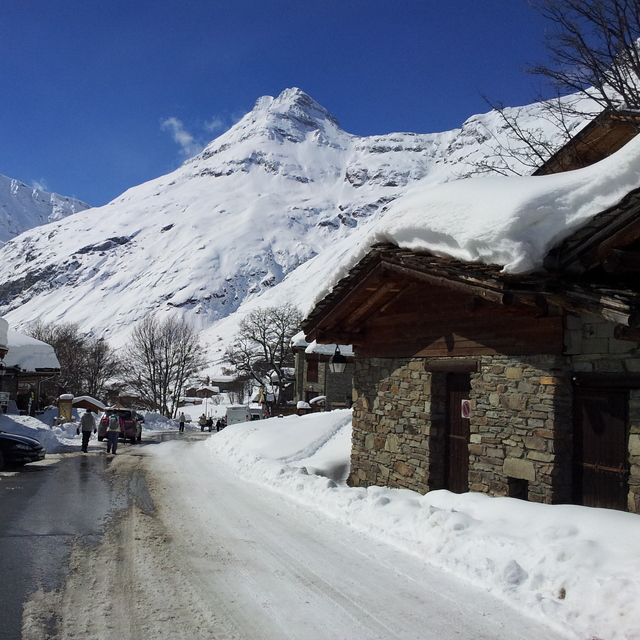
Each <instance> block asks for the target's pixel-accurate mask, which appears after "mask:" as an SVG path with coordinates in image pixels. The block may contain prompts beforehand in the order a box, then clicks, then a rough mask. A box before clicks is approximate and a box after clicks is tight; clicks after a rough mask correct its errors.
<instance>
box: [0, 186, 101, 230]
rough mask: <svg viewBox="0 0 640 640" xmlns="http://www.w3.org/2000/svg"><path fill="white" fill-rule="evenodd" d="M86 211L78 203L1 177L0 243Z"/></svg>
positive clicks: (84, 206)
mask: <svg viewBox="0 0 640 640" xmlns="http://www.w3.org/2000/svg"><path fill="white" fill-rule="evenodd" d="M88 208H89V205H88V204H85V203H84V202H81V201H80V200H75V199H74V198H65V197H64V196H59V195H58V194H57V193H47V192H46V191H42V190H41V189H36V188H35V187H29V186H27V185H26V184H24V183H23V182H19V181H18V180H12V179H11V178H7V177H6V176H3V175H0V242H6V241H7V240H11V238H15V237H16V236H17V235H19V234H21V233H22V232H24V231H27V230H28V229H31V228H33V227H37V226H39V225H42V224H46V223H48V222H54V221H56V220H62V218H66V217H67V216H69V215H71V214H72V213H76V212H77V211H85V210H86V209H88Z"/></svg>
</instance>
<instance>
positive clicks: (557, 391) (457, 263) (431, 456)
mask: <svg viewBox="0 0 640 640" xmlns="http://www.w3.org/2000/svg"><path fill="white" fill-rule="evenodd" d="M623 122H624V123H625V126H626V123H627V121H626V120H625V121H623ZM605 124H606V126H604V125H602V121H601V123H600V125H597V126H601V125H602V126H603V127H604V128H603V129H601V130H600V132H602V131H604V130H607V129H608V130H609V131H614V130H616V126H617V124H616V122H614V124H613V126H612V127H610V126H609V124H607V123H605ZM597 126H596V125H594V126H593V127H592V133H593V130H595V129H596V128H597ZM594 136H595V137H594V138H593V139H594V140H597V139H598V136H597V135H595V134H594ZM605 137H606V136H605ZM632 137H633V136H631V135H630V136H629V137H627V139H626V140H624V136H622V137H620V140H622V142H619V143H616V144H613V145H605V144H604V142H603V141H604V138H600V139H601V142H600V143H598V144H600V146H601V153H600V155H598V154H595V155H594V156H593V158H595V160H599V159H600V158H601V157H606V156H607V155H608V154H609V153H611V152H612V151H616V150H617V149H618V148H619V147H620V146H622V145H623V144H624V142H626V141H627V140H628V139H629V138H632ZM634 143H637V140H635V141H634ZM630 146H631V145H630ZM636 146H637V145H636ZM593 148H594V145H593V144H591V145H590V146H589V149H591V150H592V149H593ZM565 151H566V153H567V156H569V155H571V154H574V153H575V148H572V149H568V148H567V149H566V150H565ZM639 154H640V152H638V153H636V156H637V155H639ZM559 155H561V154H557V157H556V161H557V160H558V157H559ZM593 158H592V161H593ZM631 158H632V159H633V156H631ZM624 162H626V160H625V161H624ZM624 162H623V163H622V164H624ZM586 164H589V163H588V162H587V163H586ZM629 164H630V166H633V163H632V162H630V163H629ZM636 164H637V157H636ZM609 166H610V165H607V167H609ZM592 168H593V169H595V167H592ZM583 171H588V170H583ZM603 171H604V169H603ZM625 171H627V173H624V176H625V179H626V178H627V177H628V175H632V174H633V171H635V170H632V169H625ZM551 172H552V173H553V171H551ZM629 172H631V173H629ZM575 173H576V176H578V177H580V179H582V182H583V183H584V185H587V186H584V185H582V186H580V189H582V190H583V192H585V190H587V189H589V188H592V185H589V180H590V179H591V177H592V176H594V175H596V173H594V172H592V173H589V174H584V177H581V176H582V174H580V175H579V174H578V172H575ZM633 175H636V180H637V181H636V184H635V187H636V188H634V189H632V190H627V192H626V193H627V195H625V196H624V197H622V198H617V196H616V198H617V199H616V200H615V204H613V205H609V206H605V207H601V208H600V209H598V212H596V214H594V215H590V216H589V217H588V218H586V219H585V220H584V221H583V222H582V223H581V224H577V225H575V228H572V230H571V232H570V233H566V234H564V236H563V237H562V238H561V239H560V240H555V241H554V238H555V236H554V233H555V232H551V231H549V232H548V235H549V237H550V242H551V244H550V246H551V248H550V249H548V248H547V249H545V250H544V251H543V254H542V256H543V257H544V262H543V263H541V264H536V265H535V268H533V269H524V268H522V269H519V268H518V267H517V265H516V267H514V268H511V269H509V268H505V267H504V265H505V264H506V260H505V261H504V262H502V264H493V263H492V260H491V259H487V260H485V261H480V260H473V261H471V260H465V259H463V258H460V257H457V255H456V257H453V256H452V255H446V254H447V250H442V251H437V252H434V251H428V250H425V249H421V248H415V247H413V246H411V247H408V248H407V247H402V246H399V244H400V243H398V244H390V243H384V244H377V245H374V246H372V247H371V248H370V250H369V252H368V253H367V254H366V255H365V256H364V257H363V258H361V259H360V260H359V261H358V262H357V264H355V266H352V268H351V269H350V270H349V271H348V273H347V274H346V275H345V276H344V277H343V278H342V279H341V280H340V281H339V282H338V284H337V285H336V286H334V287H333V290H332V291H331V292H330V293H329V294H327V295H326V296H325V297H324V299H322V300H321V301H320V302H319V303H318V304H317V305H316V307H315V308H314V309H313V310H312V312H311V314H310V315H309V317H308V318H307V319H306V320H305V322H304V323H303V330H304V333H305V337H306V340H307V341H309V342H311V341H314V340H315V341H317V342H318V343H321V344H332V343H340V344H350V345H353V349H354V355H355V365H354V377H353V401H354V405H353V406H354V414H353V444H352V456H351V474H350V478H349V483H350V484H351V485H352V486H363V487H364V486H370V485H387V486H390V487H400V488H408V489H412V490H416V491H419V492H423V493H424V492H427V491H430V490H433V489H449V490H451V491H454V492H465V491H469V490H471V491H479V492H483V493H487V494H489V495H493V496H512V497H517V498H522V499H526V500H530V501H536V502H544V503H574V504H581V505H587V506H594V507H608V508H614V509H621V510H629V511H633V512H636V513H640V352H639V351H638V346H639V342H640V278H639V277H638V276H639V275H640V188H638V187H640V173H638V172H636V174H633ZM556 177H558V178H560V177H561V176H550V177H548V178H541V177H529V178H520V179H518V180H528V181H539V180H554V178H556ZM572 179H573V178H572ZM503 180H510V179H508V178H506V179H503ZM573 180H574V182H575V181H576V180H577V178H576V179H573ZM468 182H476V181H475V180H474V181H468ZM618 182H620V184H626V182H624V180H622V178H621V179H619V180H618ZM490 184H491V185H493V184H494V183H490ZM501 184H502V183H501ZM505 184H506V183H505ZM522 184H524V183H520V182H519V183H518V185H519V186H520V185H522ZM527 184H528V185H530V184H531V183H530V182H529V183H527ZM538 184H543V183H535V184H534V185H533V187H532V188H533V189H535V188H537V186H538ZM546 184H549V185H550V189H549V190H550V192H551V191H553V190H556V191H557V190H558V185H561V183H559V182H553V184H552V183H550V182H548V183H546ZM562 184H564V183H562ZM525 186H526V185H525ZM472 187H474V188H476V187H475V185H472ZM463 188H467V187H463ZM477 188H478V189H480V185H478V187H477ZM593 188H596V187H593ZM617 188H622V187H618V186H617ZM447 193H452V190H451V189H450V190H449V191H448V192H447ZM616 193H617V192H616ZM595 195H596V196H597V194H595ZM582 197H583V199H585V202H586V204H585V205H584V206H585V207H590V209H589V210H592V209H593V207H595V206H596V205H595V204H594V202H593V201H594V198H595V196H593V197H591V196H589V197H586V196H582ZM495 198H496V200H495V201H496V203H499V201H500V193H496V194H495ZM589 198H591V199H589ZM467 200H469V198H467ZM587 200H588V202H587ZM532 201H533V202H536V200H535V199H534V200H532ZM547 201H548V199H546V200H545V199H544V198H538V202H539V203H540V202H547ZM558 201H559V202H560V200H558ZM603 202H604V200H603ZM469 206H471V208H473V204H471V205H469ZM496 206H497V205H496ZM538 206H542V205H541V204H538ZM472 213H473V211H472ZM525 213H526V212H525ZM523 215H524V214H523ZM560 215H561V213H560V212H558V216H560ZM562 215H564V214H562ZM567 215H568V214H567ZM568 218H570V216H568ZM553 219H554V212H553V211H552V212H549V214H548V217H546V218H544V219H543V220H542V219H540V220H538V222H537V223H536V224H537V227H536V226H535V225H533V231H531V230H529V233H531V234H534V233H535V234H536V235H535V236H534V235H531V238H533V239H534V240H535V238H537V237H538V236H540V237H542V236H544V234H545V233H546V231H545V227H543V226H542V225H543V223H544V224H545V225H547V224H551V223H550V222H549V221H551V222H553ZM517 222H518V223H520V221H519V220H517ZM398 235H400V234H398ZM440 235H441V236H442V237H444V234H442V233H441V234H440ZM405 236H407V237H411V236H410V235H409V234H408V233H407V234H405ZM433 236H434V234H433V233H431V234H430V235H428V240H429V241H430V242H432V243H433V242H436V241H437V242H441V240H440V238H436V240H435V241H434V240H433ZM531 238H530V239H531ZM411 241H412V242H413V239H412V240H411ZM441 243H442V242H441ZM451 244H452V246H453V245H454V243H451ZM503 244H504V243H503ZM515 244H517V243H515ZM470 246H471V245H470ZM450 251H451V253H452V254H454V255H455V254H456V252H460V251H461V250H460V251H458V249H457V247H455V246H454V249H452V250H450ZM484 262H487V264H485V263H484Z"/></svg>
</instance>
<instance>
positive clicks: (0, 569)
mask: <svg viewBox="0 0 640 640" xmlns="http://www.w3.org/2000/svg"><path fill="white" fill-rule="evenodd" d="M52 463H53V464H52ZM108 463H109V461H108V460H107V457H106V456H104V455H98V454H94V455H83V454H80V453H78V454H75V453H74V454H70V455H68V456H62V457H60V456H49V458H48V459H45V461H44V463H37V464H31V465H26V466H25V467H24V468H23V469H22V470H20V471H15V472H11V471H9V472H7V471H5V472H2V473H0V514H1V515H0V544H1V545H2V546H1V551H0V576H2V579H0V602H2V615H1V616H0V640H17V639H19V638H20V637H21V623H22V605H23V603H24V602H25V600H26V599H27V596H28V595H29V594H30V593H32V592H34V591H36V590H37V589H38V588H40V587H41V588H43V589H46V590H52V589H56V588H58V587H59V586H60V584H61V583H62V581H63V580H64V578H65V576H66V572H67V564H68V557H69V554H70V552H71V548H72V546H73V544H74V543H78V542H79V543H81V544H87V545H92V544H96V543H97V542H98V541H99V539H100V536H101V534H102V530H103V525H104V522H105V518H106V517H107V516H108V514H109V513H110V512H112V511H113V510H115V509H117V508H118V507H119V506H120V503H121V501H122V499H121V498H119V496H118V495H117V494H116V493H114V491H113V490H112V489H111V487H110V486H109V483H108V482H107V481H106V480H105V478H104V470H105V468H106V466H107V464H108Z"/></svg>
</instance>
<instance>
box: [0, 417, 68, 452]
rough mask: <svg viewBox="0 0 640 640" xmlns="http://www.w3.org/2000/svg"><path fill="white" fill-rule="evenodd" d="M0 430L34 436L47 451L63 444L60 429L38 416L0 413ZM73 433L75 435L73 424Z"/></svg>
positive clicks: (57, 448) (56, 448) (56, 449)
mask: <svg viewBox="0 0 640 640" xmlns="http://www.w3.org/2000/svg"><path fill="white" fill-rule="evenodd" d="M0 431H6V432H7V433H17V434H19V435H22V436H29V437H31V438H35V439H36V440H39V441H40V444H41V445H42V446H43V447H44V448H45V449H46V450H47V453H54V452H55V451H58V450H59V449H60V448H61V447H62V445H63V444H64V443H63V442H62V440H63V438H64V436H63V434H62V432H61V430H60V429H56V430H55V431H54V429H52V428H51V427H48V426H46V425H45V424H44V423H43V422H42V421H41V420H38V418H32V417H31V416H7V415H4V414H2V413H0ZM73 433H74V435H75V424H74V426H73Z"/></svg>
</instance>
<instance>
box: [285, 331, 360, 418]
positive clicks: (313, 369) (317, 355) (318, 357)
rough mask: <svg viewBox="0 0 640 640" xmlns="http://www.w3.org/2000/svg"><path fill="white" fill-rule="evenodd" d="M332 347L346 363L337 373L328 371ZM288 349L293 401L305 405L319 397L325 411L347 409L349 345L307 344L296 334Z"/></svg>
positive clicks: (349, 395) (350, 368) (350, 377)
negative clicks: (291, 356) (292, 362)
mask: <svg viewBox="0 0 640 640" xmlns="http://www.w3.org/2000/svg"><path fill="white" fill-rule="evenodd" d="M336 347H338V349H339V353H341V354H342V356H343V357H344V358H345V360H346V364H345V369H344V371H343V372H341V373H334V372H331V371H330V369H329V361H330V360H331V358H332V357H333V356H334V355H335V352H336ZM291 348H292V349H293V353H294V354H295V376H296V384H295V395H294V402H296V403H299V402H306V403H309V402H310V401H311V400H314V399H315V398H322V407H323V408H324V409H325V410H326V411H331V410H332V409H345V408H348V407H350V406H351V404H352V399H351V398H352V388H353V367H354V365H353V362H354V359H353V350H352V348H351V346H349V345H335V344H331V345H325V344H318V343H316V342H312V343H311V344H310V343H308V342H307V341H306V340H305V339H304V334H303V333H299V334H298V335H296V336H294V338H293V340H292V341H291Z"/></svg>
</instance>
